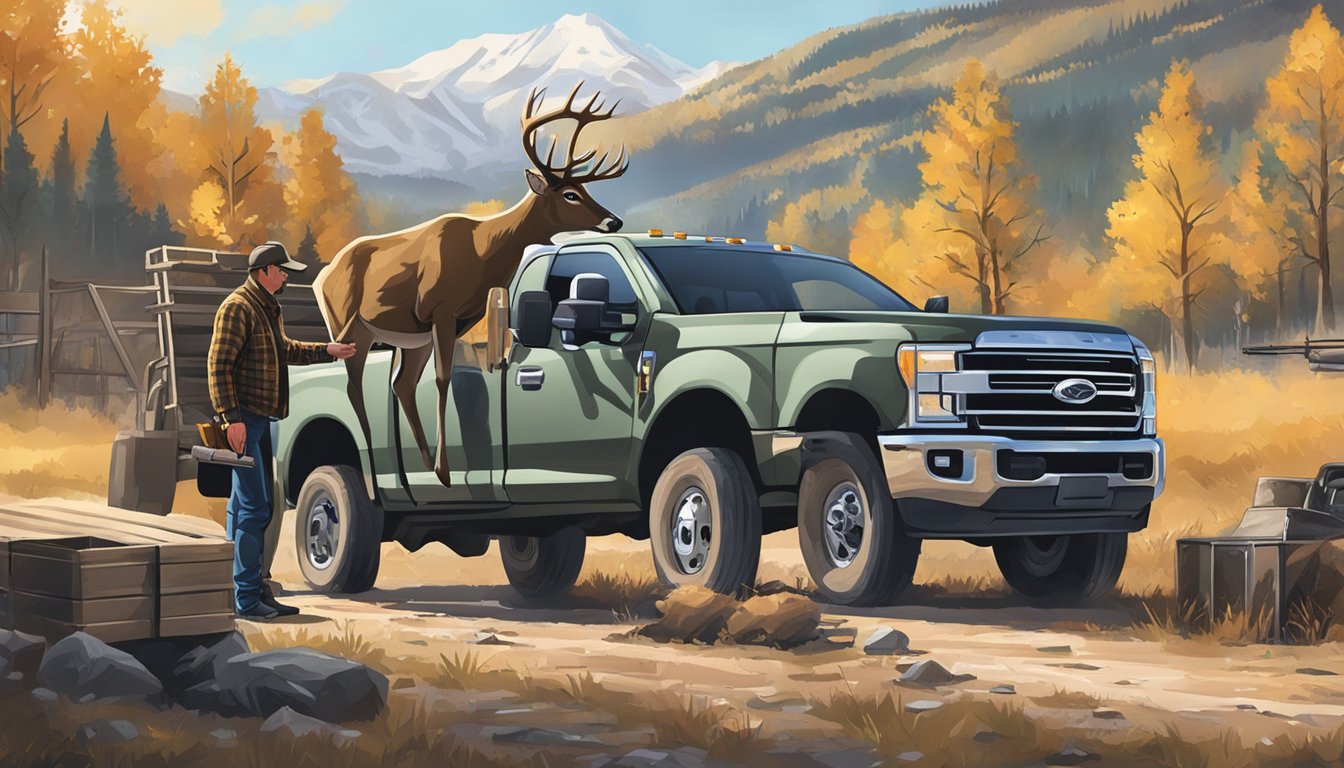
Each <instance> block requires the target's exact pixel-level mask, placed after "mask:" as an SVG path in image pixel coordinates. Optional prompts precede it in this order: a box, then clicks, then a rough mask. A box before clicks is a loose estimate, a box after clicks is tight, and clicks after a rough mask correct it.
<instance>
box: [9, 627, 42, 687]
mask: <svg viewBox="0 0 1344 768" xmlns="http://www.w3.org/2000/svg"><path fill="white" fill-rule="evenodd" d="M46 650H47V641H46V640H44V639H42V638H41V637H39V636H37V635H30V634H28V633H26V632H15V631H14V630H10V629H0V664H4V665H5V666H6V667H7V668H8V669H9V672H18V673H20V674H22V675H23V676H24V677H26V678H28V679H29V680H32V679H33V678H35V677H37V668H38V666H40V665H41V664H42V654H44V653H46ZM6 674H8V673H6Z"/></svg>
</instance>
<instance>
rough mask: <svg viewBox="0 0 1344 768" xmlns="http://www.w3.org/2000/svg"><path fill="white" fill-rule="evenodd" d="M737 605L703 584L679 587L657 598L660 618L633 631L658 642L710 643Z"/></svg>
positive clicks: (715, 638)
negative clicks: (661, 597)
mask: <svg viewBox="0 0 1344 768" xmlns="http://www.w3.org/2000/svg"><path fill="white" fill-rule="evenodd" d="M737 605H738V603H737V601H736V600H734V599H733V598H732V597H731V596H729V595H721V594H719V593H717V592H714V591H713V590H711V589H708V588H706V587H700V586H687V587H678V588H677V589H675V590H673V591H672V593H671V594H669V595H668V596H667V597H665V598H663V599H662V600H659V601H658V612H659V613H661V614H662V618H660V619H658V620H657V621H655V622H653V623H652V624H647V625H645V626H643V627H640V628H639V629H638V630H637V632H636V634H639V635H643V636H644V637H648V638H651V639H653V640H657V641H658V642H660V643H666V642H672V641H677V642H682V643H692V642H701V643H713V642H714V641H715V640H717V639H718V637H719V633H720V632H722V631H723V628H724V625H726V624H727V623H728V617H729V616H731V615H733V612H734V611H736V610H737Z"/></svg>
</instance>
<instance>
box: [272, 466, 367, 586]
mask: <svg viewBox="0 0 1344 768" xmlns="http://www.w3.org/2000/svg"><path fill="white" fill-rule="evenodd" d="M295 506H296V509H295V513H296V520H295V526H294V534H295V537H294V549H295V551H296V552H298V554H299V570H300V571H302V573H303V580H304V581H306V582H308V586H309V587H311V588H312V589H313V590H314V591H316V592H323V593H328V594H334V593H354V592H365V591H367V590H369V589H370V588H372V587H373V582H374V581H375V580H376V579H377V578H378V565H379V560H380V557H381V547H382V540H383V510H382V508H381V507H379V506H378V505H376V504H374V503H373V502H372V501H370V500H369V497H368V494H367V493H365V491H364V478H363V477H361V476H360V474H359V470H357V469H355V468H354V467H349V466H343V465H342V466H325V467H318V468H317V469H315V470H313V471H312V473H311V474H309V475H308V477H307V479H305V480H304V481H303V488H302V489H301V490H300V491H299V499H298V503H297V504H296V505H295Z"/></svg>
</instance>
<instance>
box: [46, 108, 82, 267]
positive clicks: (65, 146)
mask: <svg viewBox="0 0 1344 768" xmlns="http://www.w3.org/2000/svg"><path fill="white" fill-rule="evenodd" d="M78 205H79V201H78V199H77V197H76V195H75V161H74V158H73V157H71V154H70V121H69V120H68V119H67V120H65V121H64V122H63V124H62V125H61V138H60V139H58V140H57V142H56V149H55V150H54V151H53V152H52V154H51V175H50V178H49V183H48V185H47V233H46V234H47V237H46V239H47V245H48V248H47V250H48V251H49V252H50V253H51V254H52V255H53V257H54V258H53V259H52V263H61V264H71V263H75V262H77V261H79V259H77V258H75V257H76V253H75V248H74V243H75V238H74V232H75V230H76V228H77V224H76V223H77V220H78V216H79V212H78Z"/></svg>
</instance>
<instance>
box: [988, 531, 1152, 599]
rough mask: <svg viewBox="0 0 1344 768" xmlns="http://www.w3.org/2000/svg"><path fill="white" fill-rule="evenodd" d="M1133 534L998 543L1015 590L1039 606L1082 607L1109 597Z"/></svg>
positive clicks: (1021, 538)
mask: <svg viewBox="0 0 1344 768" xmlns="http://www.w3.org/2000/svg"><path fill="white" fill-rule="evenodd" d="M1128 541H1129V535H1128V534H1125V533H1076V534H1072V535H1069V536H1014V537H1012V538H1010V539H1004V540H1002V541H998V542H996V543H995V544H994V559H995V560H997V561H998V563H999V571H1000V572H1002V573H1003V578H1004V581H1007V582H1008V586H1010V587H1012V588H1013V591H1015V592H1017V593H1018V594H1020V595H1022V596H1023V597H1027V598H1030V599H1031V600H1032V601H1034V602H1036V603H1039V604H1041V605H1079V604H1083V603H1090V602H1093V601H1095V600H1099V599H1101V598H1103V597H1106V596H1107V595H1109V594H1111V591H1112V590H1114V589H1115V583H1116V582H1117V581H1118V580H1119V579H1120V571H1121V570H1123V569H1124V567H1125V553H1126V551H1127V550H1128Z"/></svg>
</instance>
